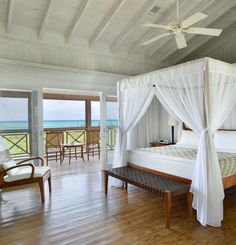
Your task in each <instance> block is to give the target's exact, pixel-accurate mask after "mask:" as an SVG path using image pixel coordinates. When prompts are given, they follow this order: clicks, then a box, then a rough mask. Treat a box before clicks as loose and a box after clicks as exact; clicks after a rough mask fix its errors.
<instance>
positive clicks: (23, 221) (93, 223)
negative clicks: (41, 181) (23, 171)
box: [0, 172, 236, 245]
mask: <svg viewBox="0 0 236 245" xmlns="http://www.w3.org/2000/svg"><path fill="white" fill-rule="evenodd" d="M102 183H103V178H102V175H101V173H100V172H91V173H88V174H79V175H75V174H74V175H67V176H65V177H62V178H53V179H52V187H53V190H52V195H51V198H49V197H48V195H46V202H45V204H44V205H41V201H40V197H39V191H38V189H37V188H35V187H34V186H33V187H32V188H31V189H29V188H27V189H23V190H22V189H21V190H14V191H10V192H7V191H4V192H3V193H2V195H1V194H0V200H1V201H0V209H1V212H0V238H1V240H0V244H1V245H15V244H24V245H28V244H34V245H39V244H41V245H47V244H60V245H61V244H73V245H80V244H95V245H98V244H122V245H126V244H129V245H130V244H131V245H132V244H145V245H146V244H151V245H152V244H188V245H189V244H214V245H215V244H219V245H222V244H235V240H236V225H235V220H236V205H235V204H236V189H232V190H231V191H228V193H227V195H226V199H225V203H224V207H225V218H224V222H223V226H222V228H212V227H203V226H201V225H199V223H198V222H197V221H196V220H195V219H194V218H193V219H191V218H188V215H187V212H186V200H185V197H180V198H178V199H177V200H174V201H173V210H174V212H173V216H172V221H173V223H172V227H171V229H170V230H168V229H166V228H165V227H164V225H163V218H164V217H163V215H164V211H163V201H162V199H161V198H160V197H157V196H155V195H152V194H151V193H148V192H146V191H143V190H140V189H139V188H135V187H132V186H129V188H128V193H127V192H126V191H125V190H124V189H121V188H115V187H110V186H109V188H110V189H109V192H108V193H109V194H108V196H107V198H106V197H105V195H104V191H103V188H102ZM0 193H1V192H0ZM47 194H48V193H47Z"/></svg>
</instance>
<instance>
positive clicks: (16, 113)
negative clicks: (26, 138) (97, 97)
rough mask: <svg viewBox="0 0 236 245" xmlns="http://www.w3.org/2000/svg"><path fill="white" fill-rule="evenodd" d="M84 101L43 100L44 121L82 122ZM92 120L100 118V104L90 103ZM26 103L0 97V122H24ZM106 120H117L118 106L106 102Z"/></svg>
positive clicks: (26, 110)
mask: <svg viewBox="0 0 236 245" xmlns="http://www.w3.org/2000/svg"><path fill="white" fill-rule="evenodd" d="M84 108H85V102H84V101H68V100H67V101H66V100H63V101H62V100H44V120H84V119H85V109H84ZM91 110H92V120H98V119H99V118H100V102H99V101H92V108H91ZM27 114H28V101H27V99H25V98H5V97H0V121H26V120H27ZM107 118H108V119H117V118H118V105H117V103H115V102H107Z"/></svg>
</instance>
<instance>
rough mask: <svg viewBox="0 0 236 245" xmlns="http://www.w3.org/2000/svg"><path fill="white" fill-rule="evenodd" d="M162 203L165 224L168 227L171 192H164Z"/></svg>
mask: <svg viewBox="0 0 236 245" xmlns="http://www.w3.org/2000/svg"><path fill="white" fill-rule="evenodd" d="M164 203H165V204H164V205H165V226H166V228H167V229H169V228H170V215H171V192H165V193H164Z"/></svg>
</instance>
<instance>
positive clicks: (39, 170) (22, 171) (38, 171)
mask: <svg viewBox="0 0 236 245" xmlns="http://www.w3.org/2000/svg"><path fill="white" fill-rule="evenodd" d="M48 170H50V168H49V167H35V171H34V177H42V176H43V175H44V174H46V172H47V171H48ZM31 172H32V168H31V167H21V168H19V169H18V171H17V173H16V174H14V175H5V176H4V181H5V182H12V181H16V180H21V179H27V178H30V176H31Z"/></svg>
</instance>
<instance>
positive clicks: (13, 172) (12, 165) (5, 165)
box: [2, 160, 19, 175]
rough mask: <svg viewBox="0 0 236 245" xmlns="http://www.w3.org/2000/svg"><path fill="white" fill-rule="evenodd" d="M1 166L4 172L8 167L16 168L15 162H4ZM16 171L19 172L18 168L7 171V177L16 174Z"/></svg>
mask: <svg viewBox="0 0 236 245" xmlns="http://www.w3.org/2000/svg"><path fill="white" fill-rule="evenodd" d="M2 166H3V168H4V170H6V169H8V168H10V167H14V166H16V162H15V161H14V160H11V161H8V162H4V163H3V164H2ZM18 170H19V169H18V168H13V169H11V170H8V171H7V175H14V174H16V173H17V172H18Z"/></svg>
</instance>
